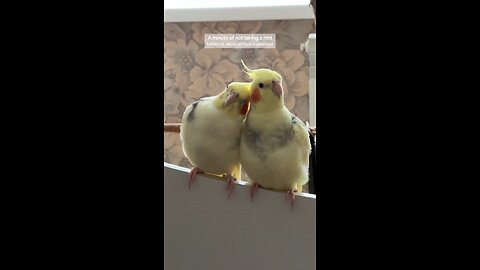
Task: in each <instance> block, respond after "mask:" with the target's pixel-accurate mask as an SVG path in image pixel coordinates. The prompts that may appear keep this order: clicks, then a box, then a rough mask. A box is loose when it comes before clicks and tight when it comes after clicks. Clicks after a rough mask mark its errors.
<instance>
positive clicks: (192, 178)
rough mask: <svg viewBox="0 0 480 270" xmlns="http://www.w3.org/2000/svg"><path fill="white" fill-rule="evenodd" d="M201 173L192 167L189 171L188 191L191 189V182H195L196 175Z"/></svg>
mask: <svg viewBox="0 0 480 270" xmlns="http://www.w3.org/2000/svg"><path fill="white" fill-rule="evenodd" d="M199 173H203V171H202V170H200V169H199V168H197V167H193V168H192V169H191V170H190V174H189V175H188V189H191V187H192V184H193V182H195V178H196V177H197V174H199Z"/></svg>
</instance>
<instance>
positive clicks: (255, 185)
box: [250, 183, 259, 202]
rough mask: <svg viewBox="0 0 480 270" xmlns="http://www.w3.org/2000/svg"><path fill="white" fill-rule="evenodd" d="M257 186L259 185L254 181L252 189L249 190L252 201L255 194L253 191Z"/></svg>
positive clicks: (255, 190)
mask: <svg viewBox="0 0 480 270" xmlns="http://www.w3.org/2000/svg"><path fill="white" fill-rule="evenodd" d="M258 186H259V185H258V184H257V183H254V184H253V186H252V189H251V190H250V198H251V199H252V202H253V197H254V196H255V193H256V192H257V190H258Z"/></svg>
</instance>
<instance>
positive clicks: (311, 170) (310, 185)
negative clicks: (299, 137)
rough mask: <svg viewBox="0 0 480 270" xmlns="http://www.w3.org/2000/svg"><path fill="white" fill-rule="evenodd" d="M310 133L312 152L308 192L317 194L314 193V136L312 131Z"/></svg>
mask: <svg viewBox="0 0 480 270" xmlns="http://www.w3.org/2000/svg"><path fill="white" fill-rule="evenodd" d="M309 134H310V146H311V147H312V152H311V153H310V157H309V159H310V162H309V166H308V167H309V168H308V170H309V181H308V193H311V194H317V193H316V190H315V187H316V186H317V182H316V180H317V174H316V173H317V172H316V168H317V166H316V161H317V159H316V157H317V155H316V152H317V151H316V150H317V149H316V148H317V147H316V144H315V137H314V136H313V134H312V133H309Z"/></svg>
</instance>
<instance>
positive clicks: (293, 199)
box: [285, 190, 297, 210]
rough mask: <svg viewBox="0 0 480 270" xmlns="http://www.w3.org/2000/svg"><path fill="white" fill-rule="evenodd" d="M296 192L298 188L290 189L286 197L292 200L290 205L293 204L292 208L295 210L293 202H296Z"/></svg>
mask: <svg viewBox="0 0 480 270" xmlns="http://www.w3.org/2000/svg"><path fill="white" fill-rule="evenodd" d="M295 192H297V190H293V191H292V190H289V191H288V192H287V196H286V197H285V200H288V199H290V201H291V203H290V205H291V210H293V204H294V202H295Z"/></svg>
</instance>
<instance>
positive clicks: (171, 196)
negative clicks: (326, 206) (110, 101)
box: [164, 163, 316, 270]
mask: <svg viewBox="0 0 480 270" xmlns="http://www.w3.org/2000/svg"><path fill="white" fill-rule="evenodd" d="M188 172H189V169H185V168H182V167H178V166H175V165H172V164H168V163H164V181H165V182H164V187H165V194H164V202H165V204H164V205H165V216H164V220H165V226H164V230H165V231H164V235H165V242H164V252H165V254H164V255H165V257H164V258H165V269H169V270H182V269H195V270H202V269H205V270H223V269H225V270H237V269H238V270H240V269H242V270H245V269H249V270H256V269H258V270H271V269H275V270H282V269H289V270H293V269H299V270H300V269H302V270H306V269H315V262H316V261H315V260H316V259H315V234H316V231H315V223H316V219H315V208H316V205H315V202H316V196H315V195H313V194H304V193H300V194H299V195H298V196H297V197H296V202H295V206H294V208H293V211H292V210H291V209H290V204H289V202H287V201H285V195H284V193H279V192H273V191H268V190H264V189H259V190H258V192H257V194H256V197H255V201H254V202H253V203H252V202H251V201H250V188H249V186H247V184H246V183H245V182H241V183H239V184H237V185H236V187H235V190H234V193H233V194H232V196H231V198H230V199H227V198H226V196H227V193H226V191H225V187H226V182H224V181H223V180H221V179H220V178H216V177H210V176H204V175H198V176H197V178H198V179H197V181H196V182H195V183H194V185H193V186H192V189H191V190H190V191H189V190H188V187H187V175H188Z"/></svg>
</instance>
